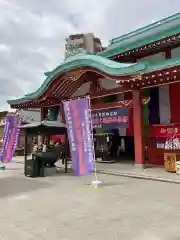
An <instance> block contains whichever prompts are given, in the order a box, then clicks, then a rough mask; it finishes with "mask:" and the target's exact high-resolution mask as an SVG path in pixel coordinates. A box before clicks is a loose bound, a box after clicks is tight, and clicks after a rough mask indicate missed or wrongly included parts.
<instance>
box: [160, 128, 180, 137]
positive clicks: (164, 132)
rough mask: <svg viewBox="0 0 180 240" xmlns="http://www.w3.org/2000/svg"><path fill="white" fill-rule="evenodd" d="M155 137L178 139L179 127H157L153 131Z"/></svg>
mask: <svg viewBox="0 0 180 240" xmlns="http://www.w3.org/2000/svg"><path fill="white" fill-rule="evenodd" d="M155 134H156V137H163V138H172V137H180V126H158V127H156V129H155Z"/></svg>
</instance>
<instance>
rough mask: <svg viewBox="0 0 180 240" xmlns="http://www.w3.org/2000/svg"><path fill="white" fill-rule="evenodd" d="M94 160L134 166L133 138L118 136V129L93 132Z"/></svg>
mask: <svg viewBox="0 0 180 240" xmlns="http://www.w3.org/2000/svg"><path fill="white" fill-rule="evenodd" d="M94 146H95V155H96V159H99V158H102V162H119V163H130V164H134V161H135V151H134V137H129V136H120V135H119V130H118V129H113V130H108V131H107V130H106V131H105V130H103V129H101V130H100V129H99V130H98V131H97V130H96V131H94Z"/></svg>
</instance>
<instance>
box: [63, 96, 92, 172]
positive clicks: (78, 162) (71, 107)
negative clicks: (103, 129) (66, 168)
mask: <svg viewBox="0 0 180 240" xmlns="http://www.w3.org/2000/svg"><path fill="white" fill-rule="evenodd" d="M64 112H65V118H66V124H67V126H68V138H69V144H70V150H71V156H72V167H73V169H74V171H75V172H76V174H77V175H78V176H81V175H88V174H90V173H91V172H92V171H93V163H94V161H95V159H94V156H95V154H94V148H93V141H92V135H91V133H92V129H91V119H90V113H89V101H88V99H87V98H82V99H76V100H70V101H66V102H64Z"/></svg>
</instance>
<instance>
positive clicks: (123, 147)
mask: <svg viewBox="0 0 180 240" xmlns="http://www.w3.org/2000/svg"><path fill="white" fill-rule="evenodd" d="M118 143H119V146H118V150H117V162H122V163H132V164H134V161H135V151H134V137H129V136H124V137H123V136H120V137H119V141H118Z"/></svg>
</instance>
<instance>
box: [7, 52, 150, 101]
mask: <svg viewBox="0 0 180 240" xmlns="http://www.w3.org/2000/svg"><path fill="white" fill-rule="evenodd" d="M80 67H89V68H92V69H96V70H98V71H100V72H103V73H105V74H108V75H111V76H117V77H118V76H119V77H121V76H128V75H134V74H138V73H140V72H142V71H143V70H145V68H146V64H144V63H138V64H137V63H134V64H124V63H117V62H115V61H112V60H109V59H106V58H104V57H101V56H97V55H91V54H77V55H75V56H72V57H69V58H68V59H67V60H65V61H64V62H63V63H62V64H61V65H59V66H58V67H57V68H55V69H54V70H53V71H52V72H47V73H45V75H46V76H47V78H46V79H45V81H44V83H43V84H42V85H41V86H40V88H39V89H38V90H37V91H35V92H34V93H31V94H27V95H25V96H24V97H23V98H20V99H16V100H8V101H7V102H8V103H9V104H18V103H22V102H26V101H29V100H32V99H35V98H38V97H39V96H41V95H42V94H43V93H44V92H45V91H46V90H47V88H48V86H49V85H50V83H51V82H52V81H53V80H54V79H56V78H57V77H58V76H60V75H62V74H64V73H66V72H68V71H71V70H75V69H77V68H80Z"/></svg>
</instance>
